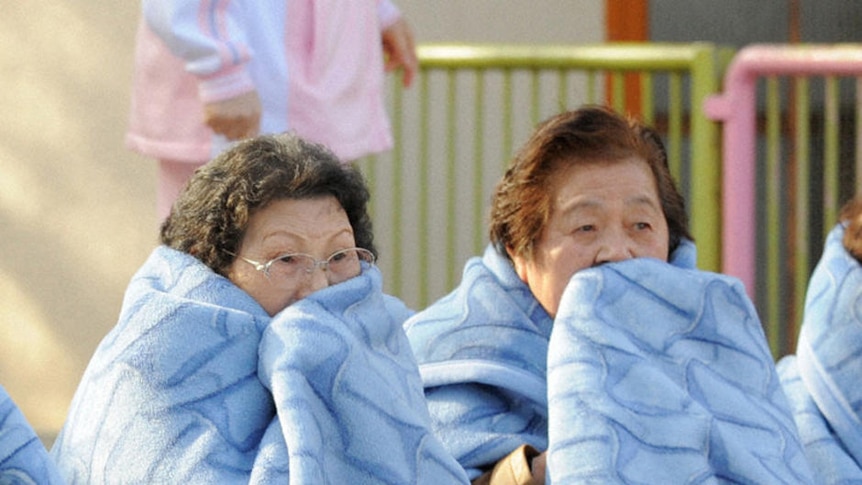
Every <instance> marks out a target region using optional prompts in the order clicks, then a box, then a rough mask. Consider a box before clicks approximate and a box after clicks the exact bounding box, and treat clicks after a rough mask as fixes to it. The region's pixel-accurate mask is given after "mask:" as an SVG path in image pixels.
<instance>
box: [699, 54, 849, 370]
mask: <svg viewBox="0 0 862 485" xmlns="http://www.w3.org/2000/svg"><path fill="white" fill-rule="evenodd" d="M781 76H783V77H784V78H785V79H790V82H792V83H797V82H798V80H799V79H802V78H805V79H807V78H815V77H818V78H820V79H825V81H824V85H825V86H826V89H825V90H824V91H825V94H824V98H825V101H824V105H825V106H826V110H825V113H824V115H823V119H824V125H828V124H829V123H830V122H832V123H833V124H835V123H837V115H836V114H835V113H836V112H837V109H836V108H835V106H837V103H838V101H835V100H834V99H830V98H837V97H838V96H836V95H835V91H836V89H834V88H830V86H834V85H835V83H834V82H833V79H834V78H836V77H841V76H844V77H851V78H857V79H858V78H859V76H862V46H860V45H841V44H836V45H751V46H748V47H745V48H743V49H742V50H740V51H739V52H738V53H737V54H736V56H734V58H733V60H732V61H731V63H730V65H729V66H728V68H727V70H726V71H725V77H724V87H723V89H724V92H723V93H722V94H719V95H715V96H712V97H710V98H708V99H707V101H706V103H705V106H704V109H705V111H706V115H707V117H709V118H711V119H714V120H717V121H721V122H722V123H723V135H722V137H723V138H722V152H723V153H722V158H723V162H722V163H723V168H722V237H721V239H722V243H721V256H722V272H724V273H726V274H729V275H732V276H735V277H737V278H740V279H741V280H742V281H743V283H744V284H745V287H746V289H747V291H748V292H749V294H750V296H751V297H752V298H753V299H755V301H756V299H757V294H756V293H757V292H756V291H755V288H756V286H757V282H756V280H757V279H758V278H760V279H761V280H763V275H757V271H756V268H757V266H758V263H762V261H758V254H757V244H758V243H757V237H766V236H764V231H766V232H770V231H771V232H781V231H785V230H788V229H787V228H785V227H783V226H780V225H776V226H774V227H771V228H767V229H764V227H763V226H762V224H761V222H760V221H758V220H757V211H758V207H757V203H758V200H757V199H756V188H757V185H758V180H757V176H758V174H757V153H758V123H759V120H760V119H761V118H759V111H758V110H759V105H758V93H759V91H758V83H759V82H760V85H761V86H762V85H763V84H764V83H765V84H767V87H768V88H774V87H775V86H777V83H778V81H777V80H778V79H780V77H781ZM856 82H857V88H856V91H857V92H856V101H855V104H856V111H857V119H858V112H859V111H860V110H859V104H860V102H859V101H858V100H859V99H860V95H859V92H858V91H859V89H858V81H856ZM803 83H804V84H794V89H795V91H794V92H798V91H801V90H800V89H797V88H798V87H799V86H802V87H803V88H802V90H804V91H811V89H809V85H808V84H805V83H807V81H803ZM774 91H776V92H777V91H778V90H774ZM802 96H803V97H801V98H794V101H795V100H796V99H802V100H803V102H804V103H808V101H807V99H808V98H806V97H804V96H808V94H807V93H802ZM772 98H773V99H775V101H770V100H767V101H766V103H765V104H767V108H766V111H770V110H771V109H772V108H770V104H772V105H775V106H776V108H775V111H776V112H778V113H782V112H783V111H782V110H784V108H779V107H777V106H778V104H779V103H781V102H784V100H783V99H780V98H781V95H780V94H773V95H772ZM761 101H763V100H761ZM763 104H764V103H763V102H761V103H760V106H762V105H763ZM830 107H831V108H830ZM790 110H791V111H795V107H794V108H791V109H790ZM830 110H831V111H830ZM806 113H807V112H806ZM767 116H768V114H767ZM792 122H793V121H792V120H790V121H787V119H786V118H785V121H781V120H779V121H778V122H777V126H776V128H775V129H774V130H770V129H769V121H768V120H767V122H766V124H767V130H766V131H767V132H769V131H774V132H775V134H777V135H778V136H779V137H780V136H787V135H786V132H785V131H784V129H783V126H785V124H788V123H792ZM805 123H807V121H806V122H805ZM774 124H775V123H773V125H774ZM857 125H858V123H857ZM806 128H807V127H806ZM857 129H858V126H857ZM789 131H790V132H795V131H796V129H795V128H791V129H790V130H789ZM834 132H835V133H836V134H835V136H834V138H836V139H837V138H838V135H837V130H834ZM767 135H769V133H767ZM857 136H858V134H857ZM845 141H846V140H845ZM850 141H851V142H852V141H853V140H850ZM807 143H808V142H807V140H805V139H804V138H803V139H802V142H799V141H798V140H796V141H794V142H793V143H792V145H793V148H792V149H791V150H792V151H794V152H799V153H803V155H802V156H808V149H807V148H806V147H804V146H801V145H803V144H807ZM835 143H836V144H837V143H838V141H835ZM827 145H828V143H827ZM778 146H784V145H778ZM856 146H857V148H856V149H857V150H859V148H858V146H859V144H858V143H857V144H856ZM776 150H777V151H780V150H781V148H777V149H776ZM827 151H828V150H827ZM833 151H835V150H833ZM793 156H797V154H796V153H794V154H793ZM775 158H780V157H778V156H776V157H775ZM834 158H836V159H837V158H838V155H837V153H835V154H834ZM780 163H781V162H778V164H776V165H775V166H776V167H777V168H773V169H771V172H770V171H767V172H766V173H765V174H761V176H764V177H773V178H781V177H782V176H785V175H784V174H782V173H781V171H782V170H786V167H784V166H782V165H780ZM857 164H858V158H857ZM857 172H858V168H857ZM805 175H807V174H805V173H803V176H805ZM813 175H816V176H818V177H819V176H820V175H822V174H820V173H817V174H813ZM827 175H828V176H824V178H829V176H831V177H832V178H836V179H837V178H838V175H837V173H833V174H827ZM798 180H800V181H802V182H804V183H803V184H802V185H801V186H796V187H794V189H793V190H795V191H797V192H805V191H807V187H808V185H807V181H805V180H802V179H801V178H798ZM856 180H857V183H858V181H859V175H858V173H857V175H856ZM832 187H834V185H831V186H828V187H826V188H824V189H822V191H823V193H824V198H831V199H832V200H831V201H829V200H827V201H824V203H825V205H828V206H830V207H828V208H826V209H824V210H825V213H826V214H827V216H828V217H826V219H828V218H834V216H835V214H836V211H837V209H836V208H835V207H834V206H835V205H836V204H837V203H838V201H837V196H836V194H835V193H834V192H835V191H834V188H832ZM767 198H770V196H767ZM771 198H773V199H776V198H778V196H777V195H776V194H775V193H773V194H772V196H771ZM802 200H805V199H802ZM773 202H776V201H772V200H767V201H766V203H767V204H771V203H773ZM776 203H777V202H776ZM802 210H803V212H802V217H803V218H804V217H806V216H807V214H808V213H807V212H806V211H807V209H806V208H802ZM835 222H837V221H835V220H834V219H833V220H832V221H828V220H827V221H825V222H824V227H828V226H829V225H830V224H834V223H835ZM792 225H793V224H791V226H792ZM799 227H801V228H802V229H800V230H802V231H804V230H805V227H808V226H807V225H806V224H804V223H803V224H801V225H800V226H799ZM758 235H760V236H758ZM772 236H774V237H776V238H779V237H790V238H793V237H796V235H793V234H781V235H775V234H773V235H772ZM772 236H770V237H772ZM802 237H807V238H816V241H818V242H819V241H821V240H822V234H803V236H802ZM782 263H783V264H787V262H786V261H785V262H781V261H779V263H778V264H782ZM802 266H805V265H802ZM803 269H805V268H803ZM806 274H807V273H806ZM777 275H779V273H772V274H771V275H767V277H768V276H772V277H773V278H775V279H780V278H779V277H778V276H777ZM780 283H782V282H781V281H771V280H770V281H765V282H764V281H761V282H760V284H761V285H763V284H766V285H773V286H776V287H777V285H779V284H780ZM802 289H803V292H804V285H803V286H802ZM797 293H799V292H797ZM770 297H775V298H776V299H780V298H782V295H778V294H772V295H770ZM797 297H798V295H797ZM799 301H801V298H800V299H799ZM756 302H757V301H756ZM757 303H758V306H759V307H760V306H762V305H763V304H764V302H757ZM776 304H777V303H776ZM797 313H798V311H797ZM791 316H793V317H794V318H797V319H798V315H797V314H795V313H793V312H791ZM767 319H772V320H779V319H778V318H777V316H776V315H769V316H768V318H764V320H767ZM764 323H765V324H766V325H768V324H769V323H770V322H767V321H764ZM786 323H787V322H780V321H773V322H771V324H773V325H784V324H786ZM794 324H795V322H791V325H794ZM793 338H795V335H794V336H793ZM773 350H775V351H776V353H780V351H781V350H783V349H778V347H777V346H776V345H775V344H774V345H773Z"/></svg>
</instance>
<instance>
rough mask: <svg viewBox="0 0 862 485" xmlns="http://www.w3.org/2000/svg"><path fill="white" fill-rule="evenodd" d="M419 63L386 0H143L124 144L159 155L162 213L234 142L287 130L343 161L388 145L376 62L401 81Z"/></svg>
mask: <svg viewBox="0 0 862 485" xmlns="http://www.w3.org/2000/svg"><path fill="white" fill-rule="evenodd" d="M381 46H382V48H381ZM417 65H418V62H417V60H416V53H415V46H414V42H413V33H412V31H411V29H410V27H409V25H408V24H407V22H406V20H405V19H404V17H403V16H402V15H401V12H400V11H399V10H398V8H397V7H396V6H395V5H394V4H393V3H391V2H390V1H389V0H255V1H230V0H182V1H177V0H144V1H143V2H142V16H141V21H140V25H139V28H138V34H137V41H136V52H135V75H134V81H133V89H132V102H131V116H130V124H129V129H128V132H127V134H126V145H127V146H128V147H129V148H130V149H132V150H134V151H136V152H138V153H141V154H143V155H146V156H148V157H152V158H155V159H157V160H158V162H159V167H158V181H157V210H158V216H159V219H160V220H161V219H163V218H164V217H165V216H167V214H168V212H169V211H170V207H171V205H172V204H173V201H174V199H175V198H176V196H177V194H178V193H179V191H180V190H181V189H182V187H183V186H184V185H185V183H186V181H187V180H188V179H189V177H190V176H191V174H192V173H193V172H194V170H195V169H197V168H198V167H199V166H201V165H203V164H204V163H206V162H207V161H209V160H210V159H211V158H213V157H214V156H215V155H217V154H218V153H219V152H221V151H222V150H223V149H225V148H226V147H227V146H228V145H229V144H230V142H231V141H234V140H239V139H242V138H247V137H250V136H253V135H256V134H258V133H277V132H283V131H294V132H296V133H297V134H298V135H300V136H302V137H305V138H307V139H309V140H312V141H315V142H318V143H322V144H324V145H326V146H328V147H329V148H331V149H332V150H333V151H334V152H335V154H336V155H338V157H339V158H341V159H342V160H343V161H345V162H349V161H352V160H356V159H358V158H360V157H362V156H365V155H369V154H373V153H378V152H381V151H384V150H387V149H389V148H390V147H391V145H392V135H391V130H390V126H389V120H388V117H387V114H386V111H385V106H384V71H387V70H391V69H396V68H400V69H402V70H403V79H402V81H403V83H404V85H405V86H409V85H410V83H411V81H412V78H413V76H414V75H415V72H416V69H417Z"/></svg>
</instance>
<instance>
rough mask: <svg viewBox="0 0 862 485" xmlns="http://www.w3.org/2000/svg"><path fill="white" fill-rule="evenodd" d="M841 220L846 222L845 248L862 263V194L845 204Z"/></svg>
mask: <svg viewBox="0 0 862 485" xmlns="http://www.w3.org/2000/svg"><path fill="white" fill-rule="evenodd" d="M841 220H842V221H843V222H844V239H843V241H842V242H843V243H844V248H845V249H847V252H849V253H850V255H851V256H853V257H854V258H856V260H857V261H859V262H860V263H862V194H860V195H857V196H856V197H855V198H854V199H852V200H850V201H849V202H847V203H846V204H844V207H842V208H841Z"/></svg>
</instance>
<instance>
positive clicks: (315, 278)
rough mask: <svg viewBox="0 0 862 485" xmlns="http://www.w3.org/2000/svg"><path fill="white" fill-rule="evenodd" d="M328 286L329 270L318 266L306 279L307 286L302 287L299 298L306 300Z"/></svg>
mask: <svg viewBox="0 0 862 485" xmlns="http://www.w3.org/2000/svg"><path fill="white" fill-rule="evenodd" d="M328 286H329V269H328V268H327V267H326V266H316V267H315V268H314V269H313V270H312V271H311V273H309V274H308V276H307V277H306V278H305V284H303V285H302V289H301V290H300V295H299V298H305V297H306V296H308V295H310V294H312V293H314V292H315V291H317V290H322V289H324V288H326V287H328Z"/></svg>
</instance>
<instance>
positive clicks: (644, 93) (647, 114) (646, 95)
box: [641, 72, 655, 126]
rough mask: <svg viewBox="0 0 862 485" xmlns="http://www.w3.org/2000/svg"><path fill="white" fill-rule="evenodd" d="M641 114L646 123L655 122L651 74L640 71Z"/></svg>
mask: <svg viewBox="0 0 862 485" xmlns="http://www.w3.org/2000/svg"><path fill="white" fill-rule="evenodd" d="M641 116H642V117H643V122H644V124H646V125H649V126H653V125H654V124H655V99H654V96H653V75H652V73H650V72H643V73H641Z"/></svg>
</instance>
